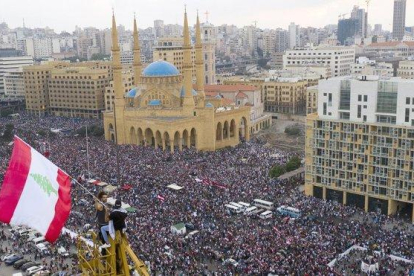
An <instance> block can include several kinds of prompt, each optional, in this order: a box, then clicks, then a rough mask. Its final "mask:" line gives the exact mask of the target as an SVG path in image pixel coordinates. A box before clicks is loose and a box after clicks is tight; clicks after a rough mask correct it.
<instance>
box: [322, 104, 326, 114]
mask: <svg viewBox="0 0 414 276" xmlns="http://www.w3.org/2000/svg"><path fill="white" fill-rule="evenodd" d="M326 109H327V105H326V103H323V115H326Z"/></svg>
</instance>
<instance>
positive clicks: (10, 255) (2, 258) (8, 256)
mask: <svg viewBox="0 0 414 276" xmlns="http://www.w3.org/2000/svg"><path fill="white" fill-rule="evenodd" d="M14 255H16V254H4V255H3V256H1V261H2V262H4V261H5V260H7V259H8V258H10V257H12V256H14Z"/></svg>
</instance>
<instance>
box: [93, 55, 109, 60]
mask: <svg viewBox="0 0 414 276" xmlns="http://www.w3.org/2000/svg"><path fill="white" fill-rule="evenodd" d="M109 57H110V56H109V55H104V54H93V55H92V57H91V60H107V59H109Z"/></svg>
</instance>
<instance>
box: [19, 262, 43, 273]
mask: <svg viewBox="0 0 414 276" xmlns="http://www.w3.org/2000/svg"><path fill="white" fill-rule="evenodd" d="M38 265H40V264H39V263H36V262H28V263H25V264H24V265H22V266H21V267H20V270H22V271H26V269H28V268H29V267H32V266H38Z"/></svg>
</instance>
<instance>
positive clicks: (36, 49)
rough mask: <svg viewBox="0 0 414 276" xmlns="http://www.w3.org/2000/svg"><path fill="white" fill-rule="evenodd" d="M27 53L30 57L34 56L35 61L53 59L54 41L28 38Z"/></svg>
mask: <svg viewBox="0 0 414 276" xmlns="http://www.w3.org/2000/svg"><path fill="white" fill-rule="evenodd" d="M55 44H56V42H55ZM55 48H57V45H55ZM56 50H57V49H56ZM25 52H26V54H27V55H28V56H32V57H33V58H35V59H39V58H45V57H51V56H52V54H53V46H52V39H50V38H26V51H25ZM59 52H60V49H59Z"/></svg>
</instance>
